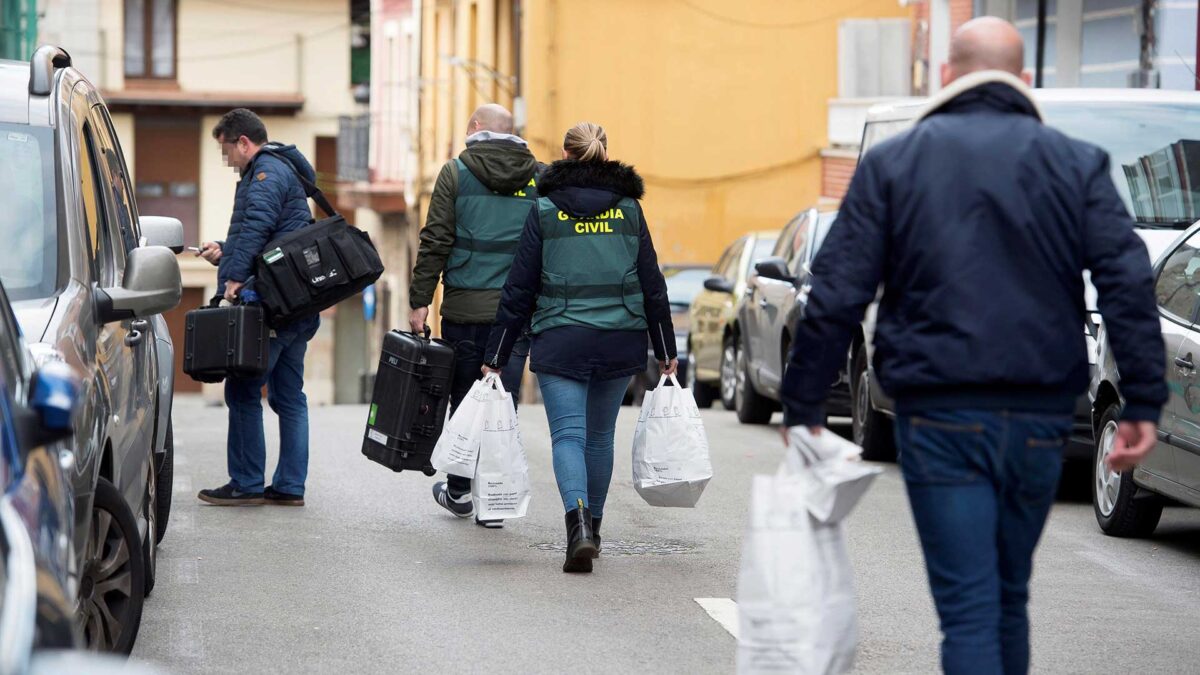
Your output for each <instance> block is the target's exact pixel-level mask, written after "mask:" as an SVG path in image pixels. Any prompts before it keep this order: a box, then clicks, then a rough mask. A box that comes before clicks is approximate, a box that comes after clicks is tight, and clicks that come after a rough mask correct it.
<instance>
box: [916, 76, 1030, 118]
mask: <svg viewBox="0 0 1200 675" xmlns="http://www.w3.org/2000/svg"><path fill="white" fill-rule="evenodd" d="M977 102H983V103H984V104H986V105H988V106H989V107H991V108H994V109H997V110H1004V111H1006V112H1016V113H1023V114H1026V115H1031V116H1033V117H1036V118H1038V119H1039V120H1040V119H1042V111H1041V109H1040V108H1039V107H1038V104H1037V101H1036V100H1034V98H1033V92H1032V91H1031V90H1030V89H1029V85H1027V84H1025V82H1024V81H1023V80H1022V79H1021V78H1019V77H1017V76H1016V75H1013V74H1011V73H1006V72H1004V71H1000V70H981V71H978V72H974V73H970V74H967V75H964V76H962V77H960V78H958V79H957V80H955V81H954V82H951V83H950V84H949V85H947V86H946V87H944V88H943V89H942V90H941V91H939V92H938V93H937V94H935V95H934V96H932V97H930V99H929V101H928V102H927V103H926V104H925V106H924V108H923V109H922V110H921V115H920V117H918V121H919V120H923V119H925V118H926V117H930V116H933V115H936V114H938V113H942V112H950V111H952V110H955V109H958V108H962V107H963V106H964V105H971V104H975V103H977Z"/></svg>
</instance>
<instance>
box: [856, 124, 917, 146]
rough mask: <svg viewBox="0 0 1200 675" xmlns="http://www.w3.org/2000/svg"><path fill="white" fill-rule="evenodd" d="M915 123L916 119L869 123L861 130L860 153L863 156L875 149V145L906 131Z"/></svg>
mask: <svg viewBox="0 0 1200 675" xmlns="http://www.w3.org/2000/svg"><path fill="white" fill-rule="evenodd" d="M915 122H916V119H915V118H913V119H904V120H884V121H879V122H870V123H868V124H867V125H866V127H864V128H863V142H862V152H863V153H864V154H865V153H866V152H867V151H868V150H870V149H871V148H873V147H875V146H876V145H877V144H879V143H882V142H883V141H886V140H887V139H889V138H891V137H892V136H895V135H897V134H899V133H900V132H902V131H904V130H906V129H908V128H909V127H911V126H912V125H913V124H914V123H915Z"/></svg>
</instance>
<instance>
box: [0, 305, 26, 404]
mask: <svg viewBox="0 0 1200 675" xmlns="http://www.w3.org/2000/svg"><path fill="white" fill-rule="evenodd" d="M24 349H25V344H24V342H23V338H22V337H21V329H20V327H19V326H18V324H17V319H16V317H15V316H13V313H12V310H11V309H10V308H9V304H8V300H7V299H6V298H5V297H4V293H3V291H0V379H3V382H2V383H0V384H2V386H3V387H4V388H5V389H7V390H8V396H9V400H11V401H20V400H23V399H24V398H25V396H24V393H25V392H24V386H25V385H24V382H25V372H26V371H25V353H24Z"/></svg>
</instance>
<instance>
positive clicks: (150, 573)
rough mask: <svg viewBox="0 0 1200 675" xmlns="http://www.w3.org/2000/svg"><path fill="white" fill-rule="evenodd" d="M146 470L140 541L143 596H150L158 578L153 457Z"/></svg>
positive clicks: (155, 480) (156, 504)
mask: <svg viewBox="0 0 1200 675" xmlns="http://www.w3.org/2000/svg"><path fill="white" fill-rule="evenodd" d="M148 464H149V468H148V469H147V470H146V495H145V497H144V498H143V499H142V514H143V517H145V519H146V537H145V541H143V542H142V557H143V558H144V560H143V562H142V566H143V567H145V569H146V575H145V576H146V588H145V590H144V591H143V592H142V595H143V596H144V597H147V598H148V597H150V593H151V592H153V591H154V582H155V580H156V579H157V578H158V540H157V536H158V470H157V468H156V467H155V466H154V458H153V457H151V458H150V461H149V462H148Z"/></svg>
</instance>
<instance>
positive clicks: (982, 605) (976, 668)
mask: <svg viewBox="0 0 1200 675" xmlns="http://www.w3.org/2000/svg"><path fill="white" fill-rule="evenodd" d="M1070 431H1071V416H1070V415H1069V414H1064V415H1049V414H1034V413H1016V412H1006V411H991V410H946V411H936V412H928V413H924V414H921V415H901V416H899V418H898V419H897V425H896V441H897V446H898V447H899V449H900V469H901V471H902V473H903V474H904V481H905V483H906V484H907V486H908V499H909V502H910V504H911V505H912V510H913V517H914V519H915V520H916V524H917V532H918V533H919V534H920V538H921V548H922V550H923V551H924V553H925V567H926V570H927V572H928V574H929V585H930V587H931V589H932V591H933V600H934V604H935V605H936V606H937V611H938V616H939V618H940V619H941V629H942V635H943V640H942V669H943V670H944V671H945V672H946V673H950V674H955V673H972V674H977V675H993V674H999V673H1004V674H1006V675H1016V674H1017V673H1026V672H1028V671H1029V616H1028V614H1027V612H1026V604H1027V603H1028V601H1029V577H1030V574H1032V572H1033V551H1034V548H1036V547H1037V542H1038V538H1039V537H1040V536H1041V534H1042V527H1043V526H1044V525H1045V524H1046V516H1047V515H1048V514H1049V512H1050V507H1051V505H1052V504H1053V503H1054V495H1055V492H1056V488H1057V486H1058V476H1059V473H1060V472H1061V470H1062V451H1063V446H1065V445H1066V442H1067V437H1068V435H1069V434H1070Z"/></svg>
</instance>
